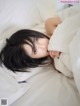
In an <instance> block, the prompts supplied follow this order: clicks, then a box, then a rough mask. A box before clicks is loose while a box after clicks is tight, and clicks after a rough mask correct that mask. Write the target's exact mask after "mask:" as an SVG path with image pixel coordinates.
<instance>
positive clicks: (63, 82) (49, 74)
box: [11, 67, 80, 106]
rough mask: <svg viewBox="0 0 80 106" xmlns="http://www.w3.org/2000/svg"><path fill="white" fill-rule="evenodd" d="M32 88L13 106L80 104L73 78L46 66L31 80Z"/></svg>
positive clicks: (75, 105) (72, 105) (73, 105)
mask: <svg viewBox="0 0 80 106" xmlns="http://www.w3.org/2000/svg"><path fill="white" fill-rule="evenodd" d="M28 84H29V85H30V86H31V88H30V89H29V90H28V91H27V92H26V93H25V94H24V95H23V96H22V97H21V98H20V99H18V100H17V101H16V102H15V103H13V104H12V105H11V106H80V97H79V93H78V91H77V88H76V85H75V82H74V80H73V79H69V78H67V77H65V76H64V75H62V74H61V73H58V72H57V71H55V70H53V68H52V67H46V68H45V70H44V68H43V70H42V71H41V72H40V73H38V74H37V75H36V76H35V77H34V78H32V79H31V80H29V82H28Z"/></svg>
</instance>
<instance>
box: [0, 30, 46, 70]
mask: <svg viewBox="0 0 80 106" xmlns="http://www.w3.org/2000/svg"><path fill="white" fill-rule="evenodd" d="M44 37H46V36H45V35H44V34H43V33H40V32H37V31H34V30H28V29H23V30H19V31H17V32H15V33H14V34H13V35H12V36H11V37H10V38H9V39H6V45H5V47H4V48H3V49H2V51H1V53H0V64H2V63H3V64H4V65H5V66H6V67H7V68H8V69H11V70H12V71H13V72H15V71H19V72H20V71H25V69H26V68H33V67H37V66H39V65H42V64H45V62H44V61H46V60H47V59H48V57H44V58H39V59H35V58H31V57H30V56H29V55H28V54H27V53H26V52H25V50H24V49H23V46H22V45H23V44H25V43H26V44H29V42H30V43H31V44H32V50H33V51H34V52H35V45H34V42H33V41H32V38H35V39H38V38H44ZM29 45H30V44H29Z"/></svg>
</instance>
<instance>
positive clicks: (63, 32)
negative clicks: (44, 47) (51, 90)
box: [48, 6, 80, 92]
mask: <svg viewBox="0 0 80 106" xmlns="http://www.w3.org/2000/svg"><path fill="white" fill-rule="evenodd" d="M72 8H73V9H72V10H71V8H69V9H67V11H66V13H65V12H62V13H63V14H64V13H65V14H67V15H66V17H65V15H63V16H64V17H65V18H62V19H63V22H62V23H61V24H60V25H58V27H57V28H56V30H55V32H54V33H53V35H52V37H51V39H50V42H49V45H48V49H49V50H53V51H61V52H62V53H61V55H60V57H59V59H57V58H55V59H54V61H55V67H56V68H57V69H58V70H59V71H61V72H62V73H63V74H64V75H66V76H68V77H70V78H71V77H72V74H74V78H75V81H76V84H77V86H78V90H79V92H80V78H79V77H80V76H79V75H80V71H79V69H78V72H77V68H76V69H75V68H74V64H77V63H75V61H74V60H77V59H78V58H77V54H78V53H77V50H76V54H75V52H74V51H75V48H74V46H73V45H75V44H76V43H77V40H78V42H80V39H78V37H77V38H76V41H75V43H74V38H75V37H76V36H79V35H80V31H79V30H80V21H79V20H80V11H76V12H75V14H74V12H72V11H74V10H76V8H75V6H73V7H72ZM70 10H71V11H70ZM77 10H80V6H78V7H77ZM70 13H72V15H71V14H70ZM68 15H70V16H69V17H67V16H68ZM77 45H79V44H77ZM78 49H80V48H79V47H78ZM78 60H79V59H78ZM76 62H77V61H76ZM78 66H79V65H78ZM76 67H77V66H76Z"/></svg>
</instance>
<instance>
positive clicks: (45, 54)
mask: <svg viewBox="0 0 80 106" xmlns="http://www.w3.org/2000/svg"><path fill="white" fill-rule="evenodd" d="M37 53H38V56H41V57H45V56H47V55H48V52H47V51H46V50H44V49H38V51H37Z"/></svg>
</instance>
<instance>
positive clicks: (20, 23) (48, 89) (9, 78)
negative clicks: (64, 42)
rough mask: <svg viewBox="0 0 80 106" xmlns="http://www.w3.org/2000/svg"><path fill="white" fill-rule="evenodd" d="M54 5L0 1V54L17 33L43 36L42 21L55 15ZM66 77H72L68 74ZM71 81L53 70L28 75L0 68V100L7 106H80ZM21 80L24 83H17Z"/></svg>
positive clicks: (47, 1) (50, 2)
mask: <svg viewBox="0 0 80 106" xmlns="http://www.w3.org/2000/svg"><path fill="white" fill-rule="evenodd" d="M15 2H16V3H15ZM55 2H56V1H55ZM54 4H55V3H54V2H53V0H30V1H29V0H14V1H11V0H6V1H5V0H1V1H0V22H1V23H0V50H1V48H2V47H3V46H4V45H5V43H6V42H5V39H6V37H7V38H8V37H9V36H11V34H13V33H14V32H15V31H17V30H19V29H22V28H30V29H33V30H37V31H40V32H42V33H46V32H45V29H44V20H45V19H47V18H49V17H54V16H55V15H56V7H55V6H54ZM56 5H57V4H56ZM57 8H59V6H58V7H57ZM42 9H43V11H42ZM77 10H78V9H77ZM4 13H5V14H4ZM64 16H65V15H64ZM72 44H73V43H72ZM71 46H72V45H71ZM76 46H77V45H76ZM71 54H72V52H71ZM71 56H72V57H71V58H73V57H74V55H71ZM64 57H65V56H64ZM73 59H74V58H73ZM69 68H70V67H69ZM64 70H65V69H64ZM66 72H67V71H66ZM67 74H68V73H67ZM69 75H71V77H70V78H72V77H73V75H72V72H70V71H69ZM67 76H68V75H67ZM70 78H67V77H65V76H64V75H63V74H62V73H58V72H57V71H56V70H54V69H53V67H52V66H48V67H38V68H36V69H35V68H34V69H31V70H30V73H28V74H26V73H23V74H22V73H13V72H12V71H11V70H8V69H6V68H5V67H3V68H2V67H0V100H1V99H4V98H6V99H7V100H8V105H9V106H80V95H79V93H78V90H77V87H76V84H75V82H74V79H70ZM78 78H79V77H78ZM24 80H26V83H18V82H21V81H24ZM78 81H79V80H78ZM78 87H79V86H78Z"/></svg>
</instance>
